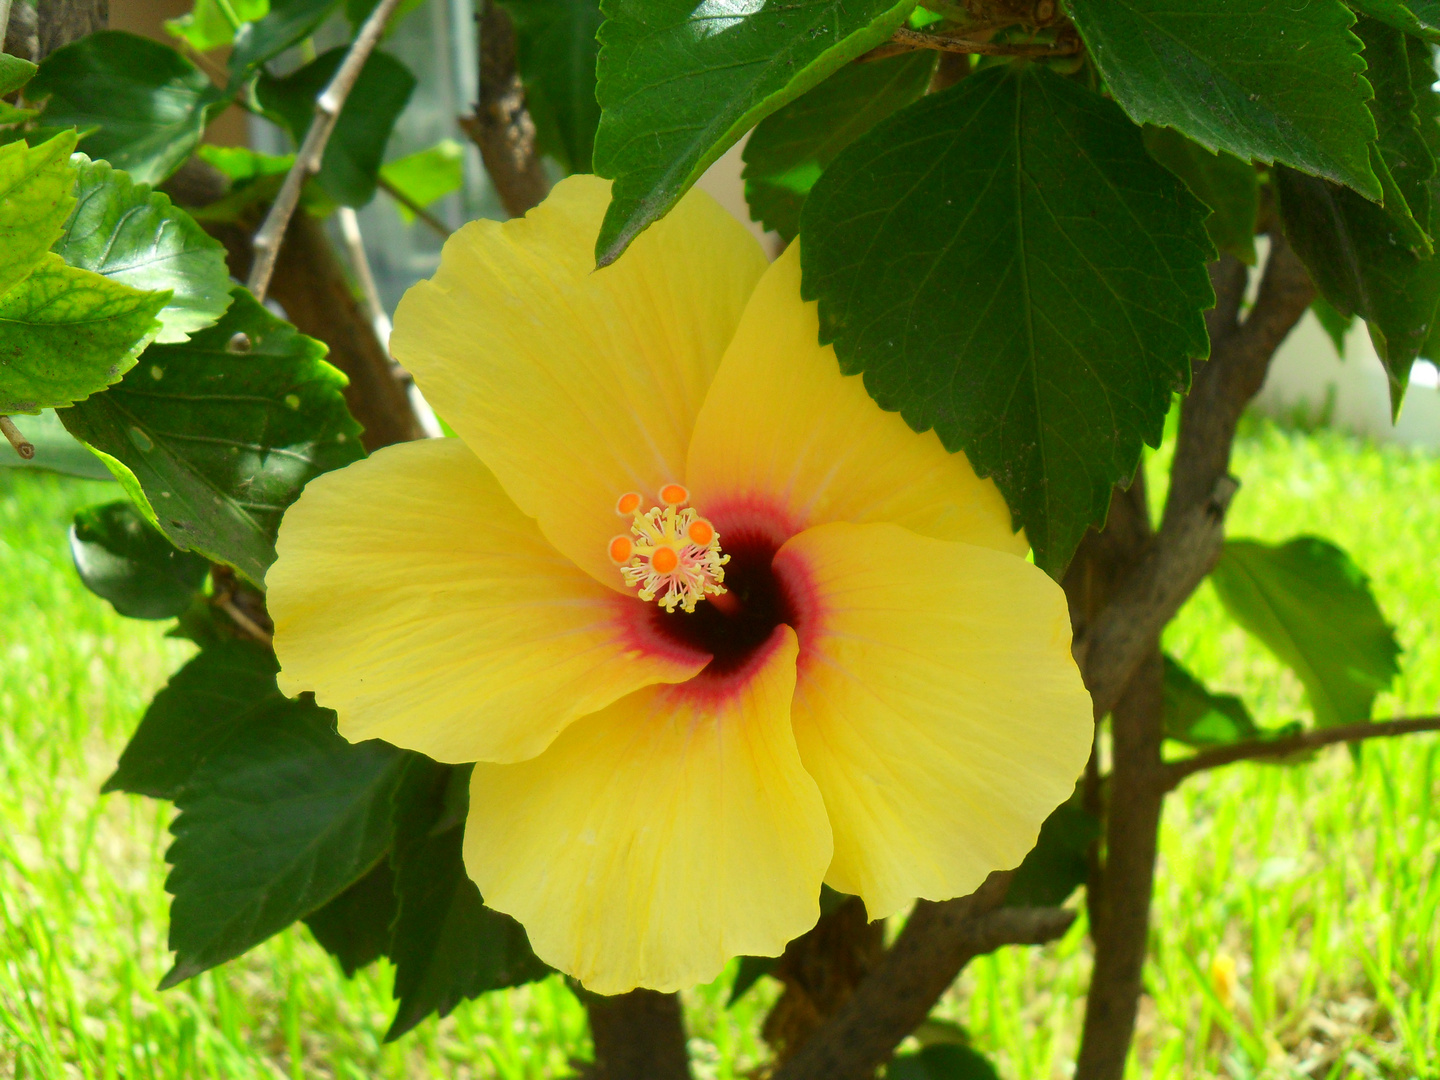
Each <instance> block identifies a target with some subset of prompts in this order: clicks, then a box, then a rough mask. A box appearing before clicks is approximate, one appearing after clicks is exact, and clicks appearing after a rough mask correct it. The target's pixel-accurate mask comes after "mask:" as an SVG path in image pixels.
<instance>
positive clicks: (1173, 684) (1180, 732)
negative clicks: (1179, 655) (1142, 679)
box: [1165, 654, 1260, 746]
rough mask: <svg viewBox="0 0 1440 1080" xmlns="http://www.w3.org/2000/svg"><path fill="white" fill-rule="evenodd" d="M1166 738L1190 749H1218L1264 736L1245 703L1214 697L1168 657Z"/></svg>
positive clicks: (1235, 698)
mask: <svg viewBox="0 0 1440 1080" xmlns="http://www.w3.org/2000/svg"><path fill="white" fill-rule="evenodd" d="M1165 734H1166V736H1167V737H1168V738H1171V739H1175V740H1177V741H1179V742H1183V743H1186V744H1187V745H1190V746H1217V745H1220V744H1223V743H1232V742H1239V741H1240V740H1242V739H1253V738H1255V737H1256V736H1258V735H1259V734H1260V729H1259V728H1257V727H1256V726H1255V719H1254V717H1252V716H1251V715H1250V710H1249V709H1247V708H1246V707H1245V703H1244V702H1243V701H1241V700H1240V699H1239V698H1238V697H1236V696H1235V695H1234V694H1212V693H1211V692H1210V691H1209V690H1208V689H1206V687H1205V684H1204V683H1202V682H1201V681H1200V680H1199V679H1197V678H1195V676H1194V675H1192V674H1190V672H1188V671H1186V670H1185V667H1184V665H1182V664H1181V663H1180V662H1179V661H1178V660H1176V659H1175V658H1174V657H1173V656H1170V655H1169V654H1166V656H1165Z"/></svg>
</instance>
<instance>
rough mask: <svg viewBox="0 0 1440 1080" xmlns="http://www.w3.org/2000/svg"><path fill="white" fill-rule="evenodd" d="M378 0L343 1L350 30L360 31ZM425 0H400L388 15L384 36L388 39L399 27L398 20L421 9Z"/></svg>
mask: <svg viewBox="0 0 1440 1080" xmlns="http://www.w3.org/2000/svg"><path fill="white" fill-rule="evenodd" d="M379 2H380V0H345V21H346V22H348V23H349V24H350V26H351V28H352V29H354V30H358V29H360V24H361V23H363V22H364V21H365V20H366V19H368V18H369V17H370V13H371V12H372V11H374V10H375V7H376V5H377V4H378V3H379ZM424 4H425V0H400V3H399V4H397V5H396V6H395V10H394V11H393V12H392V13H391V14H390V21H389V22H387V23H386V24H385V36H386V37H389V36H390V34H392V33H394V31H395V27H397V26H399V25H400V20H402V19H403V18H405V16H406V15H409V14H410V13H411V12H412V11H414V10H415V9H416V8H419V7H422V6H423V5H424Z"/></svg>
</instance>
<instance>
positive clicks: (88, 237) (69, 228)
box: [55, 157, 230, 343]
mask: <svg viewBox="0 0 1440 1080" xmlns="http://www.w3.org/2000/svg"><path fill="white" fill-rule="evenodd" d="M77 164H78V166H79V172H80V176H79V180H78V182H77V184H76V191H75V194H76V205H75V210H74V212H73V213H72V214H71V215H70V220H69V221H67V222H66V223H65V231H64V233H63V234H62V235H61V237H60V240H59V242H58V243H57V244H56V245H55V251H56V253H57V254H59V255H60V256H61V257H63V258H64V259H65V261H66V262H67V263H69V264H70V265H71V266H78V267H81V268H82V269H85V270H91V271H94V272H95V273H97V274H103V275H104V276H105V277H108V278H110V279H111V280H112V281H119V282H122V283H123V284H126V285H129V286H130V287H131V288H134V289H148V290H158V289H168V290H170V294H171V295H170V301H169V303H167V304H166V305H165V307H164V308H162V309H161V311H160V333H159V335H158V336H157V337H156V338H155V340H156V341H157V342H161V343H172V342H176V341H186V340H188V339H189V337H190V335H191V334H193V333H194V332H195V331H197V330H201V329H204V328H205V327H207V326H213V325H214V324H215V322H216V320H218V319H219V318H220V316H221V315H223V314H225V309H226V308H228V307H229V306H230V271H229V268H228V267H227V266H226V265H225V248H224V247H223V246H222V245H221V243H220V242H219V241H218V240H215V239H213V238H212V237H210V236H208V235H206V233H205V231H204V230H203V229H201V228H200V226H199V225H197V224H195V222H194V220H193V219H192V218H191V217H190V215H189V214H187V213H185V211H183V210H181V209H179V208H178V207H176V206H172V205H171V203H170V198H169V196H167V195H164V194H162V193H160V192H158V191H151V190H150V189H149V187H147V186H146V185H144V184H136V183H134V182H133V181H132V180H131V179H130V177H129V176H128V175H126V174H125V173H123V172H120V171H118V170H116V169H113V168H111V167H110V165H109V163H108V162H104V161H89V160H86V159H84V158H83V157H82V158H81V159H80V160H79V161H78V162H77Z"/></svg>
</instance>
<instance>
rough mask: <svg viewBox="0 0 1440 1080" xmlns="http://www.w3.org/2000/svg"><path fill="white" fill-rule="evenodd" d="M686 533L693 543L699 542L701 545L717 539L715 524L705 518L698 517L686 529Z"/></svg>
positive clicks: (704, 545) (703, 545) (706, 544)
mask: <svg viewBox="0 0 1440 1080" xmlns="http://www.w3.org/2000/svg"><path fill="white" fill-rule="evenodd" d="M685 535H686V536H688V537H689V538H690V542H691V543H692V544H699V545H700V546H701V547H706V546H708V545H709V543H710V541H711V540H714V539H715V526H714V525H711V524H710V522H708V521H706V520H705V519H704V518H696V519H695V520H694V521H692V522H691V523H690V527H689V528H688V529H686V530H685Z"/></svg>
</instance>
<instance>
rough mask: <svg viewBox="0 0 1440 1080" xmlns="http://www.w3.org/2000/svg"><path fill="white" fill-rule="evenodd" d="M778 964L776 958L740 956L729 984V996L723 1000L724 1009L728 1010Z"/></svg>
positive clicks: (778, 959) (778, 960)
mask: <svg viewBox="0 0 1440 1080" xmlns="http://www.w3.org/2000/svg"><path fill="white" fill-rule="evenodd" d="M778 963H780V958H779V957H778V956H742V957H741V958H740V964H739V966H738V967H736V969H735V981H734V982H733V983H731V984H730V996H729V997H728V998H726V999H725V1007H726V1008H727V1009H728V1008H730V1006H731V1005H734V1004H735V1003H736V1002H737V1001H739V1000H740V999H741V998H742V997H744V996H745V994H746V993H747V992H748V991H749V989H750V988H751V987H752V986H754V985H755V984H756V983H757V982H759V981H760V980H761V978H763V977H764V976H766V975H769V974H770V973H771V972H772V971H774V970H775V965H776V964H778Z"/></svg>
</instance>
